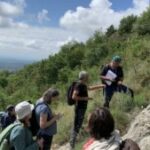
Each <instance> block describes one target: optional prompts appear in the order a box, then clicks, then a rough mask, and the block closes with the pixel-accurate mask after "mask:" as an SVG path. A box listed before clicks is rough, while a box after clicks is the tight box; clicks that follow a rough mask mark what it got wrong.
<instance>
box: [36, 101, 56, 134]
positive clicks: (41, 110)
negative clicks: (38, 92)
mask: <svg viewBox="0 0 150 150" xmlns="http://www.w3.org/2000/svg"><path fill="white" fill-rule="evenodd" d="M39 103H41V104H40V105H38V104H39ZM36 105H38V106H37V107H36V109H35V113H36V119H37V121H38V123H39V122H40V115H41V114H47V121H50V120H51V119H52V118H53V113H52V110H51V108H50V107H49V106H48V104H46V103H44V102H43V100H42V99H40V100H38V101H37V104H36ZM39 133H40V134H42V135H48V136H53V135H54V134H56V133H57V124H56V122H54V123H53V124H51V126H49V127H48V128H45V129H40V131H39Z"/></svg>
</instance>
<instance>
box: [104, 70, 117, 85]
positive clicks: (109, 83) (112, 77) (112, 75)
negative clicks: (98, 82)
mask: <svg viewBox="0 0 150 150" xmlns="http://www.w3.org/2000/svg"><path fill="white" fill-rule="evenodd" d="M106 77H107V78H109V79H111V80H113V79H115V78H116V77H117V75H116V74H115V73H114V72H112V71H111V70H108V72H107V74H106ZM106 84H107V85H111V84H112V82H111V81H107V80H106Z"/></svg>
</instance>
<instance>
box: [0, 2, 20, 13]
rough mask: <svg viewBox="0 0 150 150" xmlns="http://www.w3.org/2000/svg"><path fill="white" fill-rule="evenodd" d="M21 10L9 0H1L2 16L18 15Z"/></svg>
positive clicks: (0, 10)
mask: <svg viewBox="0 0 150 150" xmlns="http://www.w3.org/2000/svg"><path fill="white" fill-rule="evenodd" d="M21 12H22V10H21V9H20V8H19V7H17V6H15V5H12V4H10V3H8V2H0V15H1V16H17V15H20V13H21Z"/></svg>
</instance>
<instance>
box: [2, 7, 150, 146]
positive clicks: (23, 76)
mask: <svg viewBox="0 0 150 150" xmlns="http://www.w3.org/2000/svg"><path fill="white" fill-rule="evenodd" d="M149 22H150V9H148V10H147V11H146V12H144V13H143V15H142V16H140V17H135V16H129V17H126V18H123V19H122V20H121V23H120V26H119V29H118V30H117V29H114V27H113V26H110V27H109V28H108V30H107V32H106V34H104V33H101V32H99V31H96V32H95V34H94V35H93V36H92V37H90V38H89V39H88V40H87V41H86V43H79V42H76V41H72V42H70V43H68V44H66V45H64V46H62V47H61V49H60V52H59V53H58V54H55V55H54V56H49V58H48V59H46V60H42V61H41V62H37V63H34V64H32V65H28V66H26V67H24V68H23V69H22V70H19V71H17V72H8V71H1V72H0V102H1V103H0V109H4V107H5V106H6V105H7V104H10V103H17V102H19V101H21V100H24V99H30V100H32V101H33V102H35V101H36V100H37V99H38V98H39V97H40V96H41V94H42V93H43V92H44V91H45V90H46V89H47V88H49V87H56V88H58V89H60V91H61V96H60V101H59V103H57V104H55V105H54V106H53V107H54V108H55V111H56V112H57V111H61V112H63V113H64V117H63V119H62V120H61V121H60V122H59V123H58V134H57V135H56V137H55V142H56V143H58V144H63V143H65V142H67V141H68V139H69V131H70V129H71V124H72V121H73V108H72V107H69V106H67V103H66V100H65V99H66V98H65V95H66V89H67V87H68V86H69V85H70V83H71V82H72V81H74V80H76V79H77V76H78V72H79V71H80V70H83V69H84V70H87V71H88V72H89V74H90V84H97V83H100V79H99V71H100V69H101V68H102V66H103V65H104V64H105V63H108V62H109V61H110V60H111V58H112V56H113V55H116V54H117V55H120V56H122V58H123V66H124V71H125V81H124V82H125V84H128V85H129V86H130V87H131V88H133V89H134V91H135V101H134V102H133V101H131V100H130V98H129V97H128V96H125V95H121V94H116V95H115V96H114V97H113V100H112V103H111V111H112V114H113V115H114V118H115V120H116V126H117V128H118V129H120V130H121V133H124V132H125V128H126V127H127V126H128V125H129V123H128V122H129V120H130V119H131V118H130V116H129V115H128V113H131V114H132V112H133V111H134V109H135V108H139V109H140V108H141V107H145V106H147V104H149V97H150V93H149V90H148V89H149V88H150V69H149V65H150V42H149V41H150V24H149ZM90 94H91V96H92V97H93V98H94V100H92V101H90V102H89V107H88V111H87V115H88V114H89V113H90V112H91V110H93V109H94V108H95V107H97V106H102V103H103V101H102V100H103V95H102V91H100V92H99V91H97V92H92V93H90ZM86 117H87V116H86ZM84 126H86V119H85V124H84ZM87 137H88V134H87V133H86V132H85V130H84V129H83V130H82V131H81V134H80V137H79V139H80V141H82V142H83V141H84V140H85V138H87ZM79 143H80V142H79ZM81 145H82V144H79V145H78V149H80V148H79V147H81Z"/></svg>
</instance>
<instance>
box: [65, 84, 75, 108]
mask: <svg viewBox="0 0 150 150" xmlns="http://www.w3.org/2000/svg"><path fill="white" fill-rule="evenodd" d="M76 84H77V82H72V84H71V85H70V86H69V88H68V91H67V103H68V105H70V106H71V105H74V104H75V100H74V99H72V94H73V90H74V88H75V85H76Z"/></svg>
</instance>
